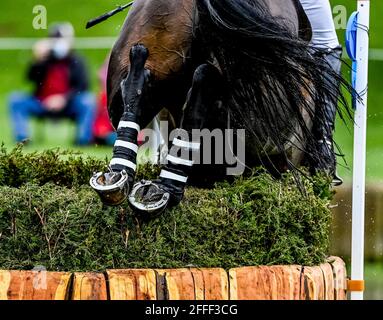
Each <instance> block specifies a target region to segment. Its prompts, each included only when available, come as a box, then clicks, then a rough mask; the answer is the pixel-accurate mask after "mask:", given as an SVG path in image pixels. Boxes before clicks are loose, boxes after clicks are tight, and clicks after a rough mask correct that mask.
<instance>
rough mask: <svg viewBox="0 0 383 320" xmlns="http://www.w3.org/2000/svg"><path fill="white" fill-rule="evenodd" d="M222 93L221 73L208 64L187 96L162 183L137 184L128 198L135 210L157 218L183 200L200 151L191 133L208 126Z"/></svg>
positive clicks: (162, 176) (198, 144) (200, 70)
mask: <svg viewBox="0 0 383 320" xmlns="http://www.w3.org/2000/svg"><path fill="white" fill-rule="evenodd" d="M221 91H222V79H221V74H220V73H219V72H218V70H217V69H216V68H215V67H213V66H211V65H207V64H204V65H201V66H199V67H198V68H197V69H196V71H195V73H194V77H193V84H192V88H191V89H190V91H189V93H188V97H187V101H186V106H185V109H184V115H183V120H182V121H181V128H180V129H179V130H178V134H177V135H176V136H177V137H176V138H175V139H174V140H173V145H172V147H171V148H170V152H169V154H168V156H167V162H168V163H167V165H166V166H165V167H164V168H163V169H162V171H161V174H160V177H159V180H157V181H154V182H150V181H143V182H141V183H138V184H136V185H135V186H134V188H133V191H132V194H131V195H130V196H129V201H130V203H131V205H132V206H133V207H134V208H135V209H136V210H138V211H140V212H142V213H145V214H148V215H150V214H151V215H154V214H156V213H160V212H161V211H163V210H164V209H165V208H166V207H167V206H174V205H177V204H178V203H179V202H180V201H181V200H182V198H183V194H184V190H185V186H186V183H187V180H188V175H189V173H190V171H191V168H192V166H193V161H192V160H191V158H193V157H191V155H192V154H193V153H195V152H199V149H200V142H199V140H200V137H198V141H193V137H192V130H195V129H203V128H205V127H206V124H207V119H208V118H209V117H208V114H209V112H212V109H213V108H212V107H213V106H214V105H216V104H217V103H218V102H219V100H220V92H221ZM180 137H181V138H180Z"/></svg>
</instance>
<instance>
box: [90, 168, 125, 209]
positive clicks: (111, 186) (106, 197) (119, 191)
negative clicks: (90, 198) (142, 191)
mask: <svg viewBox="0 0 383 320" xmlns="http://www.w3.org/2000/svg"><path fill="white" fill-rule="evenodd" d="M89 183H90V186H91V187H92V188H93V189H94V190H95V191H96V192H97V193H98V195H99V196H100V198H101V201H102V202H103V203H104V204H106V205H108V206H118V205H120V204H122V203H123V202H124V201H125V200H126V199H127V197H128V195H129V191H130V190H129V189H130V188H129V182H128V174H127V173H126V171H125V170H123V171H121V172H108V173H103V172H99V173H95V174H94V175H93V177H92V178H91V179H90V182H89Z"/></svg>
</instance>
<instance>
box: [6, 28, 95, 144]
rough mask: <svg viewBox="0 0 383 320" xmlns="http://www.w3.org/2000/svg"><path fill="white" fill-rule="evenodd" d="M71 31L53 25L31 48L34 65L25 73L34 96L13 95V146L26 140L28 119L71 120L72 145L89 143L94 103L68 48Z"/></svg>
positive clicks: (79, 63) (83, 73) (85, 77)
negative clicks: (72, 125)
mask: <svg viewBox="0 0 383 320" xmlns="http://www.w3.org/2000/svg"><path fill="white" fill-rule="evenodd" d="M73 37H74V30H73V27H72V25H71V24H69V23H59V24H55V25H53V26H52V27H51V28H50V30H49V38H48V39H45V40H42V41H39V42H38V43H37V44H36V45H35V47H34V58H35V61H34V62H33V63H32V64H31V66H30V67H29V70H28V79H29V80H30V81H31V82H32V83H33V84H34V86H35V90H34V93H33V94H32V95H31V94H25V93H19V92H16V93H13V94H12V95H11V96H10V101H9V108H10V115H11V120H12V124H13V131H14V137H15V140H16V141H17V142H25V141H27V140H28V139H29V128H28V122H29V118H30V117H32V116H35V117H57V118H62V117H66V118H72V119H74V120H75V121H76V124H77V134H76V141H75V142H76V144H77V145H87V144H89V143H91V142H92V140H93V136H92V127H93V121H94V112H95V107H94V105H95V101H94V97H93V95H92V94H91V93H89V92H88V89H89V81H88V75H87V70H86V67H85V64H84V61H83V60H82V58H80V57H79V56H78V55H77V54H75V53H74V52H73V51H72V49H71V47H72V43H73Z"/></svg>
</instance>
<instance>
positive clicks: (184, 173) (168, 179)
mask: <svg viewBox="0 0 383 320" xmlns="http://www.w3.org/2000/svg"><path fill="white" fill-rule="evenodd" d="M199 150H200V143H199V142H189V141H183V140H181V139H178V138H175V139H174V140H173V147H172V148H171V150H170V153H169V154H168V156H167V161H168V164H167V165H166V166H165V167H164V168H163V169H162V171H161V174H160V181H161V185H162V186H163V187H164V188H165V189H166V190H167V191H168V192H169V193H170V194H171V195H172V199H171V200H172V201H173V202H174V203H175V204H178V203H179V202H180V201H181V200H182V197H183V194H184V190H185V186H186V184H187V181H188V175H189V173H190V170H191V168H192V166H193V164H194V161H193V160H191V159H193V156H192V154H193V153H195V152H199Z"/></svg>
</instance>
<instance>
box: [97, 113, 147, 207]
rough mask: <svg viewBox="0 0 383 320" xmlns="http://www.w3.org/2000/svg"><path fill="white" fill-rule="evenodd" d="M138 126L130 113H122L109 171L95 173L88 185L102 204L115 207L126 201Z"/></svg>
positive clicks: (129, 186) (131, 178)
mask: <svg viewBox="0 0 383 320" xmlns="http://www.w3.org/2000/svg"><path fill="white" fill-rule="evenodd" d="M139 131H140V126H139V125H138V124H137V122H136V121H135V116H134V115H133V114H131V113H128V112H126V113H124V114H123V116H122V118H121V121H120V123H119V126H118V129H117V140H116V142H115V144H114V148H113V158H112V160H111V161H110V164H109V168H110V171H109V172H107V173H102V172H99V173H96V174H95V175H94V176H93V177H92V178H91V179H90V185H91V186H92V188H93V189H95V190H96V191H97V193H98V194H99V195H100V197H101V199H102V201H103V203H105V204H107V205H112V206H116V205H119V204H121V203H122V202H123V201H125V200H126V198H127V197H128V194H129V192H130V190H131V188H132V186H133V181H134V176H135V173H136V167H137V166H136V158H137V151H138V146H137V136H138V132H139Z"/></svg>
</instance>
